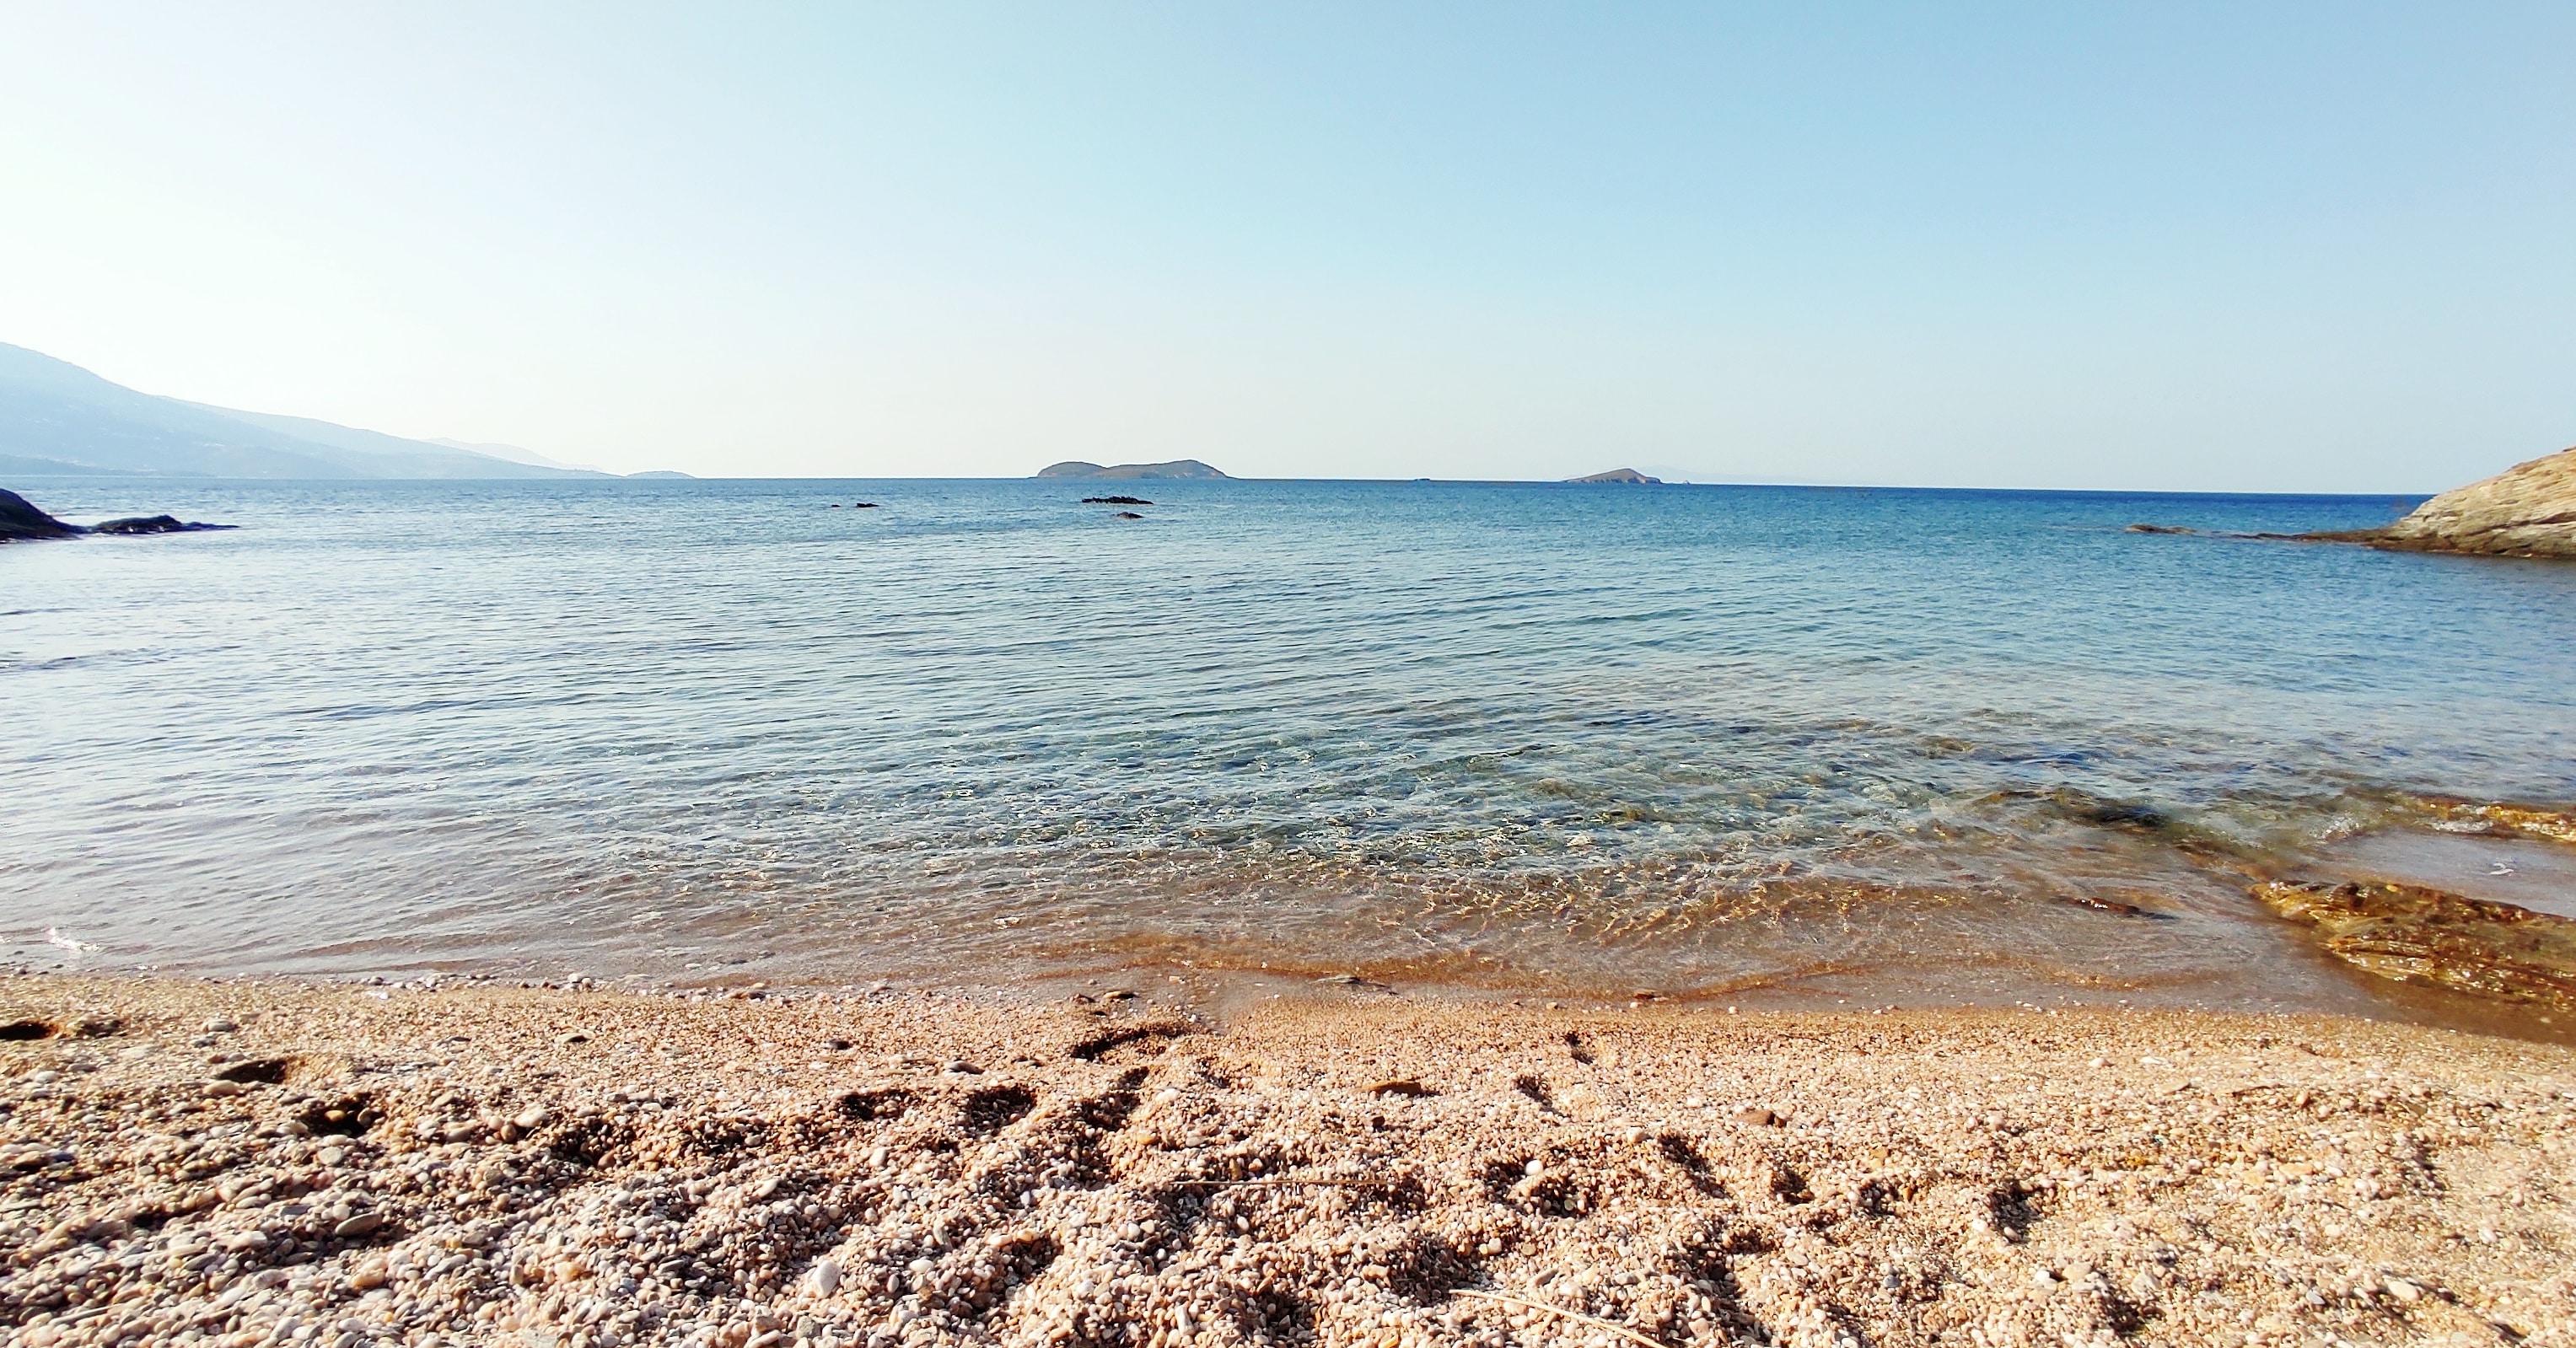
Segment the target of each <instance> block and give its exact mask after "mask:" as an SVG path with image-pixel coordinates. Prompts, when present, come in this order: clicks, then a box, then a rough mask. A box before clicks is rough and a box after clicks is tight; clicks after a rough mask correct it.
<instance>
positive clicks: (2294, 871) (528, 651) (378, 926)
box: [0, 479, 2576, 1019]
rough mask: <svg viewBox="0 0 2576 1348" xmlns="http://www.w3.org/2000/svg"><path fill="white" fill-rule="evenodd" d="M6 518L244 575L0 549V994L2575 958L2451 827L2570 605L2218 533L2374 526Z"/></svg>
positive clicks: (1653, 988) (2568, 711) (2538, 772)
mask: <svg viewBox="0 0 2576 1348" xmlns="http://www.w3.org/2000/svg"><path fill="white" fill-rule="evenodd" d="M10 485H12V486H13V487H16V488H17V489H18V490H20V491H22V492H23V493H25V494H27V495H28V496H30V497H31V498H32V499H34V500H35V501H36V502H37V503H38V504H39V505H41V506H44V507H46V508H48V509H50V510H52V511H53V512H54V513H56V514H58V515H62V516H64V517H66V518H71V519H76V520H91V519H97V518H102V517H106V516H110V515H117V514H133V513H158V512H163V511H167V512H170V513H173V514H177V515H181V516H183V517H186V518H190V519H200V520H210V521H219V522H224V523H229V524H234V525H238V526H240V527H239V528H238V529H236V530H232V531H228V532H220V533H197V534H185V535H175V536H165V537H145V538H94V539H84V540H79V541H75V542H63V543H45V544H27V545H12V546H7V547H0V710H4V711H5V716H0V957H5V958H6V959H7V960H9V961H11V962H14V963H16V964H19V965H21V966H39V967H80V968H99V969H110V968H116V969H123V968H138V967H149V968H156V969H161V970H171V971H183V972H195V973H284V974H296V975H312V976H325V977H352V978H371V977H387V978H416V977H421V976H424V975H431V974H436V975H457V974H468V973H472V974H485V975H492V976H496V977H505V978H518V979H548V980H555V979H566V978H577V977H587V978H591V979H595V980H599V981H602V982H613V981H619V980H626V981H635V982H652V983H657V984H658V983H679V984H704V985H718V986H742V985H748V984H756V983H757V984H768V985H771V986H787V985H794V984H813V983H827V984H847V983H854V982H874V981H880V980H882V981H886V982H889V983H892V984H897V985H906V986H910V985H923V986H940V987H967V986H995V985H1002V984H1010V985H1015V986H1030V987H1048V986H1056V985H1069V986H1074V987H1080V986H1085V985H1089V984H1094V983H1098V984H1103V985H1107V984H1117V985H1120V986H1127V987H1134V988H1141V989H1144V990H1147V991H1151V992H1157V993H1164V992H1168V993H1171V994H1172V995H1176V996H1190V997H1198V998H1210V999H1224V998H1230V997H1246V996H1264V995H1284V994H1286V993H1287V992H1290V991H1295V990H1300V989H1312V988H1321V989H1323V990H1324V991H1325V992H1326V993H1328V994H1330V995H1345V996H1425V995H1442V994H1451V995H1460V996H1506V997H1519V998H1534V997H1543V998H1575V999H1633V998H1639V997H1642V996H1647V995H1651V996H1654V997H1657V998H1662V999H1670V1000H1674V1001H1692V1000H1697V1001H1702V1002H1709V1003H1720V1002H1722V1003H1724V1004H1727V1005H1737V1004H1750V1005H1756V1006H1760V1005H1785V1004H1798V1005H1824V1006H1851V1007H1870V1008H1876V1007H1883V1006H1908V1005H1924V1004H1960V1003H1968V1004H1989V1003H1991V1004H2014V1003H2020V1004H2027V1005H2039V1004H2042V1003H2045V1004H2048V1005H2056V1004H2060V1003H2066V1002H2080V1003H2103V1004H2111V1003H2128V1004H2143V1005H2179V1006H2212V1007H2225V1008H2231V1009H2251V1010H2281V1011H2342V1012H2355V1013H2360V1014H2383V1015H2398V1016H2412V1017H2434V1018H2442V1017H2449V1018H2453V1019H2457V1018H2459V1017H2460V1016H2463V1015H2473V1014H2475V1015H2484V1014H2490V1013H2489V1012H2471V1011H2462V1010H2461V1009H2460V1005H2458V1004H2457V1002H2458V999H2451V998H2446V997H2445V996H2444V995H2440V994H2435V993H2432V992H2429V991H2423V990H2410V989H2407V988H2404V987H2401V986H2398V985H2393V984H2390V983H2389V982H2388V981H2387V980H2384V979H2378V978H2373V977H2370V976H2368V975H2365V974H2362V973H2359V972H2357V971H2355V970H2353V969H2352V968H2350V967H2349V966H2347V965H2344V964H2343V963H2341V962H2339V961H2337V960H2335V959H2333V958H2331V957H2329V956H2327V955H2325V954H2323V953H2321V952H2320V951H2319V950H2318V949H2317V948H2316V946H2315V943H2314V941H2313V940H2312V939H2311V938H2310V935H2309V933H2307V932H2306V931H2305V930H2304V929H2302V928H2300V927H2298V926H2296V925H2294V924H2291V923H2287V922H2284V921H2282V920H2280V919H2279V918H2277V917H2276V916H2274V915H2273V914H2272V912H2271V911H2270V910H2269V909H2267V908H2265V907H2264V906H2263V905H2261V904H2260V903H2258V902H2256V901H2255V900H2254V899H2253V898H2252V897H2250V887H2251V886H2252V885H2253V884H2254V883H2256V882H2257V881H2258V880H2259V879H2261V878H2263V877H2266V876H2280V875H2318V874H2353V875H2375V876H2396V877H2399V878H2409V879H2416V880H2419V881H2421V882H2425V883H2434V882H2439V883H2443V884H2446V885H2448V886H2451V887H2453V888H2456V889H2459V890H2460V891H2461V892H2473V891H2477V890H2478V889H2479V887H2481V886H2484V887H2486V888H2487V889H2488V890H2491V891H2492V892H2493V894H2494V895H2496V896H2501V897H2504V898H2506V899H2508V900H2510V901H2515V902H2521V903H2525V904H2528V905H2529V906H2533V907H2537V908H2542V909H2548V910H2553V911H2559V912H2562V913H2564V914H2565V915H2568V916H2576V867H2570V865H2569V862H2568V861H2567V858H2568V857H2569V856H2570V855H2576V848H2570V847H2566V846H2564V845H2562V844H2557V843H2551V842H2547V841H2545V840H2542V841H2533V840H2529V839H2505V838H2498V837H2491V836H2487V835H2488V834H2489V833H2490V832H2492V830H2487V829H2484V828H2481V827H2474V826H2472V825H2471V824H2463V822H2462V820H2463V819H2464V818H2465V819H2469V820H2471V821H2472V824H2473V823H2474V819H2475V816H2474V813H2473V812H2474V811H2475V809H2476V808H2477V807H2479V806H2481V805H2485V804H2491V803H2498V802H2505V803H2519V804H2528V805H2537V806H2540V807H2543V808H2557V809H2564V808H2566V807H2568V806H2569V805H2570V804H2571V803H2576V567H2569V566H2563V565H2552V564H2546V563H2535V562H2516V561H2498V560H2487V559H2470V558H2460V557H2444V556H2427V555H2414V554H2402V553H2384V552H2376V551H2370V550H2367V549H2362V548H2355V547H2348V546H2334V545H2316V544H2300V543H2290V542H2280V541H2269V540H2259V539H2248V538H2232V537H2224V536H2216V535H2224V534H2230V533H2235V534H2250V533H2264V532H2271V533H2287V532H2295V531H2301V530H2314V529H2334V528H2350V527H2359V526H2365V525H2370V524H2375V523H2381V522H2385V521H2387V520H2389V519H2391V518H2394V517H2395V516H2396V515H2397V514H2399V513H2401V512H2402V511H2403V510H2405V509H2407V508H2409V507H2410V506H2412V505H2414V504H2415V503H2416V499H2417V498H2392V497H2387V496H2369V497H2350V496H2216V495H2136V494H2110V493H2075V492H2000V491H1997V492H1987V491H1946V490H1896V489H1846V488H1791V487H1730V486H1681V485H1672V486H1660V487H1617V486H1591V487H1585V486H1572V485H1551V484H1526V483H1451V482H1266V481H1170V482H1131V483H1108V484H1103V483H1084V482H1067V481H1060V480H1028V481H1002V480H974V481H928V480H897V481H810V480H803V481H782V480H763V481H749V480H746V481H647V480H564V481H544V482H473V483H430V482H366V483H343V482H333V483H249V482H211V481H209V482H188V481H179V480H153V479H83V480H73V479H63V480H53V481H47V480H29V481H25V482H16V483H12V484H10ZM1104 492H1106V493H1123V494H1132V495H1136V496H1140V497H1145V498H1150V500H1151V502H1152V503H1151V504H1149V505H1134V506H1126V507H1120V506H1115V505H1098V504H1085V503H1084V502H1083V501H1082V500H1081V499H1080V498H1081V497H1083V496H1085V495H1095V494H1103V493H1104ZM861 502H871V503H873V507H874V508H860V506H859V503H861ZM1122 512H1123V513H1124V514H1133V515H1136V516H1141V518H1124V517H1122ZM2139 522H2152V523H2156V524H2162V525H2173V526H2183V527H2188V528H2192V529H2197V530H2202V531H2208V532H2207V533H2203V534H2143V533H2138V532H2132V531H2131V530H2129V528H2128V527H2127V526H2129V525H2131V524H2133V523H2139ZM2463 811H2470V812H2472V813H2470V814H2463ZM2492 1014H2496V1015H2502V1016H2505V1017H2507V1018H2508V1019H2509V1018H2510V1017H2511V1016H2512V1015H2515V1014H2522V1013H2519V1012H2514V1011H2511V1010H2509V1009H2508V1010H2504V1011H2499V1012H2493V1013H2492Z"/></svg>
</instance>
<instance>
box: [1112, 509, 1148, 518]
mask: <svg viewBox="0 0 2576 1348" xmlns="http://www.w3.org/2000/svg"><path fill="white" fill-rule="evenodd" d="M1111 518H1112V519H1122V520H1141V519H1143V518H1145V517H1144V516H1142V515H1139V514H1137V513H1136V512H1135V511H1133V510H1121V511H1119V512H1118V513H1117V514H1116V515H1113V516H1111Z"/></svg>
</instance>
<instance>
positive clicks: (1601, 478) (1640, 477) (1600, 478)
mask: <svg viewBox="0 0 2576 1348" xmlns="http://www.w3.org/2000/svg"><path fill="white" fill-rule="evenodd" d="M1566 481H1568V482H1616V483H1621V484H1624V485H1626V486H1631V487H1654V486H1661V485H1662V484H1663V481H1664V480H1663V479H1662V478H1659V477H1648V476H1646V475H1645V474H1644V473H1640V472H1638V471H1637V470H1636V469H1634V468H1613V469H1611V470H1610V471H1609V472H1606V473H1594V474H1592V475H1591V476H1589V477H1569V478H1567V479H1566Z"/></svg>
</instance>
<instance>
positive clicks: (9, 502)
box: [0, 491, 80, 543]
mask: <svg viewBox="0 0 2576 1348" xmlns="http://www.w3.org/2000/svg"><path fill="white" fill-rule="evenodd" d="M79 532H80V526H79V525H76V524H65V523H63V522H62V521H61V520H58V519H55V518H54V517H53V516H51V515H48V514H46V513H45V512H43V511H41V510H38V509H37V508H36V507H35V505H34V503H33V502H30V501H29V500H28V499H27V498H26V497H24V496H20V495H19V494H18V493H16V492H14V491H0V543H28V542H34V541H36V540H38V539H46V538H70V537H72V536H73V535H75V534H78V533H79Z"/></svg>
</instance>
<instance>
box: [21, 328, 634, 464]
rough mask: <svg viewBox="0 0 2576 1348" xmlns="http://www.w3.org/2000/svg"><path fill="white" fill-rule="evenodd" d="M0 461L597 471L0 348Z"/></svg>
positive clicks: (24, 350) (24, 351)
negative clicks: (115, 376) (199, 394)
mask: <svg viewBox="0 0 2576 1348" xmlns="http://www.w3.org/2000/svg"><path fill="white" fill-rule="evenodd" d="M0 464H6V465H8V466H9V471H12V472H19V473H29V474H33V473H83V472H93V473H94V472H106V473H152V474H160V475H166V476H189V477H264V478H353V477H354V478H531V477H547V478H554V477H599V476H606V475H605V474H599V473H591V472H581V471H575V470H567V469H560V468H546V467H538V466H535V465H531V464H523V463H512V462H510V461H509V460H506V459H499V458H494V457H492V456H491V455H488V454H477V453H474V452H472V451H470V450H462V449H454V448H450V447H448V446H445V445H436V444H431V443H429V442H427V441H423V440H408V439H404V438H403V437H401V436H394V435H384V434H380V433H378V432H375V431H365V430H357V429H354V428H351V427H348V426H339V425H334V424H332V423H331V422H327V421H314V420H311V419H310V418H306V417H287V416H274V415H270V414H267V413H260V412H236V411H233V410H231V409H229V408H221V407H208V406H206V405H204V404H201V403H191V402H185V401H182V400H180V399H177V398H163V397H157V396H154V395H152V394H149V393H140V392H137V391H135V390H133V389H130V388H127V387H125V386H124V385H122V384H117V383H111V382H110V381H108V380H105V379H101V378H99V377H98V376H97V375H94V374H91V373H90V372H89V371H87V370H84V369H82V368H80V367H79V366H77V365H73V364H71V363H69V362H67V361H60V360H56V359H54V358H53V357H51V356H48V355H45V354H43V353H42V352H38V351H30V350H28V349H26V348H25V347H20V346H10V345H8V344H6V343H0Z"/></svg>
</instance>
